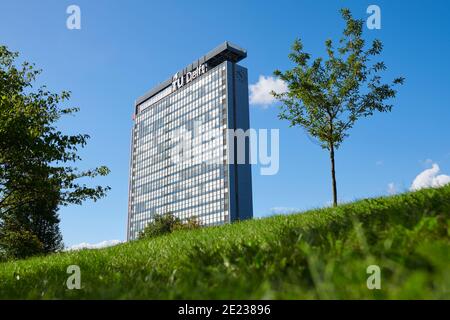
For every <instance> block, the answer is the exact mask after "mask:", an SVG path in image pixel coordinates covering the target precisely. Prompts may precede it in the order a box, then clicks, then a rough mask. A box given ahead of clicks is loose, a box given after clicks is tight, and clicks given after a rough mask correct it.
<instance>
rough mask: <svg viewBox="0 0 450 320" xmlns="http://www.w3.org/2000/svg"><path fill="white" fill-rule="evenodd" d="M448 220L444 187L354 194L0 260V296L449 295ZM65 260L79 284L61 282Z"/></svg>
mask: <svg viewBox="0 0 450 320" xmlns="http://www.w3.org/2000/svg"><path fill="white" fill-rule="evenodd" d="M449 222H450V186H447V187H444V188H440V189H429V190H422V191H419V192H415V193H408V194H403V195H398V196H394V197H389V198H378V199H369V200H362V201H358V202H355V203H351V204H346V205H342V206H339V207H338V208H335V209H333V208H326V209H320V210H312V211H308V212H305V213H300V214H293V215H285V216H275V217H270V218H266V219H259V220H252V221H246V222H241V223H236V224H232V225H225V226H221V227H213V228H204V229H200V230H194V231H179V232H176V233H173V234H170V235H167V236H162V237H159V238H155V239H152V240H146V241H135V242H131V243H126V244H123V245H119V246H116V247H112V248H107V249H102V250H84V251H79V252H66V253H60V254H54V255H51V256H48V257H37V258H32V259H28V260H24V261H16V262H9V263H2V264H0V298H43V299H52V298H63V299H71V298H88V299H91V298H97V299H108V298H112V299H116V298H138V299H153V298H158V299H166V298H183V299H195V298H200V299H209V298H212V299H217V298H235V299H238V298H239V299H240V298H242V299H253V298H254V299H260V298H274V299H278V298H282V299H285V298H287V299H302V298H319V299H329V298H336V299H341V298H343V299H349V298H351V299H353V298H362V299H366V298H381V299H388V298H400V299H410V298H412V299H421V298H441V299H442V298H445V299H450V227H449ZM69 265H78V266H80V268H81V284H82V289H81V290H68V289H67V288H66V285H65V283H66V280H67V278H68V276H69V275H68V274H67V273H66V269H67V267H68V266H69ZM369 265H378V266H379V267H380V268H381V290H368V289H367V286H366V280H367V277H368V276H369V275H368V274H367V273H366V268H367V267H368V266H369Z"/></svg>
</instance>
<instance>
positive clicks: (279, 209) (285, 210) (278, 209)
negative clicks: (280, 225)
mask: <svg viewBox="0 0 450 320" xmlns="http://www.w3.org/2000/svg"><path fill="white" fill-rule="evenodd" d="M270 212H272V214H286V213H296V212H300V209H297V208H288V207H274V208H271V209H270Z"/></svg>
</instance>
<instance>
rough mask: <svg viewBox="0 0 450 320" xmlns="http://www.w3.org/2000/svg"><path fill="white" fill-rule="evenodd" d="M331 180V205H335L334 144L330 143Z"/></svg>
mask: <svg viewBox="0 0 450 320" xmlns="http://www.w3.org/2000/svg"><path fill="white" fill-rule="evenodd" d="M330 160H331V180H332V188H333V207H336V206H337V187H336V170H335V165H334V145H333V144H332V143H331V144H330Z"/></svg>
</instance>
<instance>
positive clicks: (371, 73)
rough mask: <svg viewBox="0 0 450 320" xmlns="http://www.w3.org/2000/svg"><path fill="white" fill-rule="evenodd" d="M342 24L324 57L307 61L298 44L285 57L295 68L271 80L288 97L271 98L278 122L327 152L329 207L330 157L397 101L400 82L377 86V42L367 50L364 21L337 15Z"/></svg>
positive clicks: (380, 66)
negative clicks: (359, 126) (363, 121)
mask: <svg viewBox="0 0 450 320" xmlns="http://www.w3.org/2000/svg"><path fill="white" fill-rule="evenodd" d="M341 15H342V17H343V19H344V21H345V24H346V26H345V29H344V31H343V36H342V38H341V39H340V41H339V44H338V46H337V47H336V46H335V44H334V43H333V41H332V40H327V41H326V42H325V47H326V51H327V57H326V58H325V59H324V58H321V57H319V58H316V59H314V60H313V61H311V55H310V54H309V53H306V52H305V51H304V50H303V44H302V42H301V40H299V39H297V40H296V41H295V42H294V44H293V46H292V51H291V53H290V54H289V59H290V60H291V61H292V62H293V63H294V64H295V66H294V67H293V68H292V69H291V70H287V71H285V72H281V71H279V70H276V71H275V72H274V74H275V76H277V77H279V78H280V79H282V80H283V81H285V82H286V84H287V87H288V90H287V92H279V93H276V92H272V94H273V95H274V97H275V98H276V99H278V100H279V101H280V102H281V103H282V106H281V107H280V109H281V111H280V114H279V118H280V119H283V120H288V121H289V122H290V126H291V127H293V126H300V127H302V128H304V129H305V131H306V132H307V134H308V135H309V136H311V137H313V138H314V139H315V140H316V141H317V142H318V143H319V145H320V146H321V147H322V148H324V149H326V150H328V151H329V154H330V162H331V177H332V191H333V205H334V206H336V205H337V187H336V173H335V171H336V169H335V151H336V150H337V149H338V148H339V146H340V145H341V143H342V142H343V141H344V139H345V138H346V137H348V131H349V130H350V129H351V128H352V127H353V126H354V125H355V123H356V122H357V120H359V119H360V118H363V117H369V116H372V115H373V114H374V113H375V112H377V111H378V112H389V111H391V109H392V105H391V104H389V103H387V101H388V100H389V99H392V98H394V97H395V96H396V93H397V92H396V90H395V87H396V86H397V85H401V84H403V82H404V78H402V77H399V78H396V79H394V80H393V81H392V82H391V83H382V79H381V76H380V74H381V72H382V71H384V70H386V65H385V63H384V62H382V61H373V60H374V58H375V57H376V56H378V55H380V54H381V52H382V49H383V45H382V43H381V41H380V40H374V41H372V44H371V46H370V47H369V48H366V41H365V40H364V39H363V26H364V21H363V20H357V19H354V18H353V17H352V15H351V12H350V10H349V9H342V10H341Z"/></svg>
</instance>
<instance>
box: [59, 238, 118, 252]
mask: <svg viewBox="0 0 450 320" xmlns="http://www.w3.org/2000/svg"><path fill="white" fill-rule="evenodd" d="M120 243H122V241H120V240H106V241H102V242H99V243H94V244H91V243H87V242H82V243H80V244H75V245H73V246H71V247H69V248H67V250H68V251H71V250H82V249H101V248H106V247H112V246H115V245H118V244H120Z"/></svg>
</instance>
